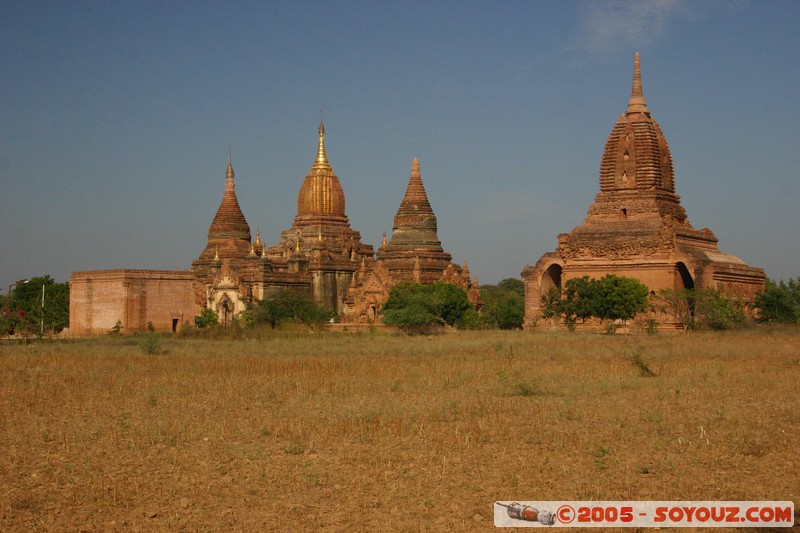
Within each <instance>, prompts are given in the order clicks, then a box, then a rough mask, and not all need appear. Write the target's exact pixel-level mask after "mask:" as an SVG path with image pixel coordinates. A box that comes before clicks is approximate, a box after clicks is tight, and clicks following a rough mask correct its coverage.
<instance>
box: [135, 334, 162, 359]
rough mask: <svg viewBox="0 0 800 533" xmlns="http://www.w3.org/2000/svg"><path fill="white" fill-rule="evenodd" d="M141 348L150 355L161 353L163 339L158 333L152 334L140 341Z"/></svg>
mask: <svg viewBox="0 0 800 533" xmlns="http://www.w3.org/2000/svg"><path fill="white" fill-rule="evenodd" d="M138 344H139V348H141V350H142V351H143V352H144V353H146V354H149V355H155V354H159V353H161V337H159V336H158V334H157V333H153V332H150V333H148V334H146V335H144V336H142V337H141V338H140V339H139V343H138Z"/></svg>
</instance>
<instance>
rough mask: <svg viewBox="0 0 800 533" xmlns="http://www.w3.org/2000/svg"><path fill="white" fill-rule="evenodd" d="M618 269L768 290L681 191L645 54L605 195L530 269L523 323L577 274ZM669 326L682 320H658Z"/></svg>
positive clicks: (668, 282) (678, 281) (676, 283)
mask: <svg viewBox="0 0 800 533" xmlns="http://www.w3.org/2000/svg"><path fill="white" fill-rule="evenodd" d="M606 274H614V275H617V276H624V277H630V278H635V279H638V280H639V281H641V282H642V283H644V284H645V285H646V286H647V287H648V289H649V290H650V291H651V293H653V294H657V293H658V291H660V290H661V289H683V288H687V289H694V288H697V289H706V288H715V289H719V290H721V291H723V292H725V293H728V294H734V295H738V296H740V297H741V298H743V299H744V300H752V298H753V297H754V295H755V294H756V293H757V292H759V291H760V290H762V289H763V287H764V281H765V275H764V271H763V270H762V269H760V268H755V267H751V266H748V265H746V264H745V263H744V262H743V261H742V260H741V259H739V258H737V257H735V256H733V255H730V254H726V253H723V252H721V251H720V250H719V248H718V247H717V238H716V237H715V236H714V234H713V233H712V232H711V230H710V229H708V228H703V229H700V230H698V229H695V228H694V227H693V226H692V225H691V224H690V223H689V219H688V217H687V215H686V211H685V210H684V209H683V207H682V206H681V204H680V196H678V195H677V194H675V178H674V170H673V166H672V156H671V155H670V150H669V146H668V145H667V140H666V138H665V137H664V134H663V132H662V131H661V127H660V126H659V125H658V123H657V122H656V121H655V119H654V118H653V117H652V115H651V113H650V109H649V108H648V106H647V102H646V100H645V98H644V93H643V90H642V78H641V70H640V60H639V54H638V53H637V54H636V57H635V59H634V71H633V88H632V91H631V97H630V99H629V101H628V107H627V109H626V110H625V112H624V113H622V115H620V117H619V119H618V120H617V122H616V124H615V125H614V127H613V128H612V130H611V133H610V134H609V136H608V141H607V142H606V146H605V151H604V152H603V157H602V160H601V162H600V192H599V193H598V194H597V196H596V197H595V201H594V203H593V204H592V205H591V207H590V208H589V212H588V214H587V216H586V219H585V220H584V221H583V223H582V224H581V225H580V226H578V227H576V228H575V229H573V230H572V231H571V232H569V233H564V234H561V235H559V236H558V247H557V248H556V250H555V251H553V252H548V253H546V254H544V255H543V256H542V257H541V258H540V259H539V261H538V262H537V263H536V264H535V265H533V266H528V267H525V269H524V270H523V271H522V277H523V280H524V282H525V327H527V328H531V327H534V326H535V325H536V324H537V323H538V322H539V321H540V318H541V317H542V297H543V296H544V295H546V294H547V292H548V291H549V290H550V289H552V288H560V287H561V286H562V285H563V284H564V283H565V282H566V281H567V280H569V279H571V278H580V277H583V276H589V277H592V278H601V277H603V276H605V275H606ZM658 318H659V322H660V323H661V326H662V327H663V328H666V329H669V328H672V327H675V326H676V324H675V322H674V320H672V319H671V317H666V316H664V317H658Z"/></svg>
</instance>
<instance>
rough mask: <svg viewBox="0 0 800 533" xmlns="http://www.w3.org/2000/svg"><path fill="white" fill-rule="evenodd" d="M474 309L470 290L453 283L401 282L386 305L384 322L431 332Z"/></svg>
mask: <svg viewBox="0 0 800 533" xmlns="http://www.w3.org/2000/svg"><path fill="white" fill-rule="evenodd" d="M470 309H472V305H471V304H470V303H469V299H468V298H467V293H466V292H465V291H464V290H463V289H461V288H460V287H457V286H456V285H453V284H452V283H444V282H436V283H434V284H432V285H420V284H417V283H409V282H406V283H400V284H398V285H396V286H394V287H393V288H392V290H391V292H390V293H389V299H388V300H387V301H386V303H385V304H384V305H383V308H382V309H381V314H382V315H383V322H384V323H385V324H388V325H390V326H397V327H399V328H402V329H404V330H406V331H409V332H413V333H430V332H432V331H433V330H434V329H435V328H437V327H441V326H444V325H450V326H453V325H455V324H456V323H457V322H459V321H460V320H461V319H462V318H463V317H464V315H465V313H467V311H468V310H470Z"/></svg>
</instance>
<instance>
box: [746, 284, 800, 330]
mask: <svg viewBox="0 0 800 533" xmlns="http://www.w3.org/2000/svg"><path fill="white" fill-rule="evenodd" d="M753 306H754V307H756V308H757V309H758V319H759V321H761V322H767V323H771V324H800V278H798V279H792V278H789V281H788V282H786V281H783V280H781V281H780V282H778V283H775V282H774V281H772V280H770V279H768V280H767V283H766V286H765V287H764V292H762V293H761V294H759V295H758V296H757V297H756V299H755V301H754V302H753Z"/></svg>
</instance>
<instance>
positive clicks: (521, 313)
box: [481, 278, 525, 329]
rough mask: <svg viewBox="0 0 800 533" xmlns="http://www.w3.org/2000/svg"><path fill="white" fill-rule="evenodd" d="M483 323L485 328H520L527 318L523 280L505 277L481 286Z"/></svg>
mask: <svg viewBox="0 0 800 533" xmlns="http://www.w3.org/2000/svg"><path fill="white" fill-rule="evenodd" d="M481 299H483V309H482V310H481V325H482V326H483V327H485V328H499V329H519V328H521V327H522V321H523V320H524V318H525V303H524V302H525V288H524V285H523V284H522V281H520V280H518V279H514V278H508V279H504V280H503V281H501V282H500V283H498V284H497V285H484V286H483V287H481Z"/></svg>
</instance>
